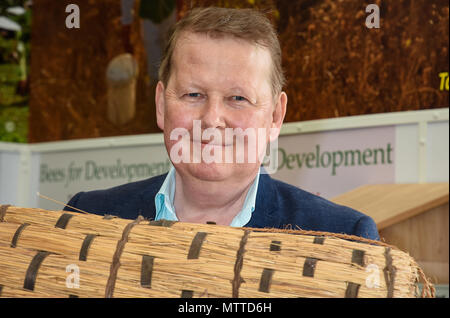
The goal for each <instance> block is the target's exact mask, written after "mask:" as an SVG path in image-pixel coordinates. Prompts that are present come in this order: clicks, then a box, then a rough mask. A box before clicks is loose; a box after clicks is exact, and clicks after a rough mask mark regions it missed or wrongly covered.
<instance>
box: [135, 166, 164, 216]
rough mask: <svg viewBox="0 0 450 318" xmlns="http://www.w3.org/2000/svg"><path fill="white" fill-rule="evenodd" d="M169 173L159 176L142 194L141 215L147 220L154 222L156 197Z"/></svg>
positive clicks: (140, 195) (140, 194)
mask: <svg viewBox="0 0 450 318" xmlns="http://www.w3.org/2000/svg"><path fill="white" fill-rule="evenodd" d="M166 176H167V173H165V174H163V175H160V176H157V177H155V179H154V182H152V183H151V184H149V185H148V186H147V187H145V188H144V189H143V190H142V191H141V192H140V193H139V197H140V202H139V210H140V215H142V216H143V217H145V218H146V219H150V220H154V219H155V216H156V207H155V196H156V194H157V193H158V191H159V189H160V188H161V186H162V184H163V183H164V180H165V179H166Z"/></svg>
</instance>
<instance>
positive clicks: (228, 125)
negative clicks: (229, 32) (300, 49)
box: [156, 32, 287, 181]
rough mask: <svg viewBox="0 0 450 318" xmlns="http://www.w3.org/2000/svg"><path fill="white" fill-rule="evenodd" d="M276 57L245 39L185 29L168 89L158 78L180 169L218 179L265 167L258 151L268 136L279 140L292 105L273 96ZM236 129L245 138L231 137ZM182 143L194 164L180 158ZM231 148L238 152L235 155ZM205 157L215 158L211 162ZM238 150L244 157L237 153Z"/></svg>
mask: <svg viewBox="0 0 450 318" xmlns="http://www.w3.org/2000/svg"><path fill="white" fill-rule="evenodd" d="M271 63H272V62H271V57H270V54H269V52H268V51H267V50H266V49H263V48H260V47H257V46H255V45H252V44H251V43H248V42H245V41H243V40H239V39H235V38H231V37H224V38H211V37H209V36H207V35H206V34H197V33H188V32H185V33H183V34H181V36H180V38H179V40H178V42H177V45H176V47H175V50H174V53H173V56H172V72H171V75H170V79H169V81H168V83H167V87H164V85H163V83H162V82H159V83H158V86H157V89H156V105H157V122H158V126H159V127H160V128H161V129H162V130H163V131H164V141H165V144H166V148H167V151H168V153H169V155H170V157H171V160H172V162H173V163H174V166H175V167H176V169H177V171H178V173H180V174H181V175H182V176H190V177H194V178H196V179H198V180H204V181H207V180H208V181H220V180H225V179H229V178H234V179H236V180H239V178H242V177H244V176H249V175H253V174H254V173H255V172H256V171H257V170H258V169H259V166H260V164H261V162H260V161H259V157H258V156H259V155H260V153H262V152H265V146H266V144H267V142H268V141H269V140H273V139H275V138H277V136H278V133H279V129H280V127H281V124H282V121H283V119H284V115H285V111H286V102H287V98H286V95H285V94H284V93H281V95H280V96H278V97H276V98H274V96H273V95H272V89H271V83H270V74H271V67H272V64H271ZM199 127H200V128H201V129H199ZM180 129H181V131H185V132H188V134H187V136H186V139H184V142H182V141H181V138H174V135H173V136H172V138H171V134H173V133H174V132H175V131H180ZM239 129H241V130H239ZM199 131H201V134H200V135H199V134H198V132H199ZM251 131H253V132H254V136H256V139H255V140H253V141H249V139H251V138H253V137H249V136H251V135H253V134H252V133H251ZM205 132H209V135H207V134H206V135H205V134H204V133H205ZM230 132H234V133H235V134H234V136H237V135H239V134H240V132H243V133H244V134H245V133H247V137H244V138H237V137H234V138H233V135H231V134H229V133H230ZM262 132H265V133H264V134H262ZM230 135H231V138H226V136H228V137H230ZM242 135H243V134H242V133H241V136H242ZM199 136H200V137H199ZM202 137H203V138H202ZM187 138H189V139H187ZM171 139H175V140H171ZM253 139H254V138H253ZM242 141H243V143H242ZM208 143H209V145H208ZM255 144H256V147H255ZM258 144H259V147H258ZM180 145H183V147H185V149H184V150H185V151H186V150H187V151H188V158H189V160H187V161H188V162H186V160H185V162H180V163H176V162H174V158H173V154H175V153H179V151H178V149H179V146H180ZM261 145H263V146H261ZM174 146H176V148H173V147H174ZM186 147H187V148H186ZM172 148H173V149H172ZM175 149H177V151H175V152H173V153H172V154H171V150H175ZM194 149H197V152H196V153H195V150H194ZM199 149H200V156H201V158H200V159H199V157H198V155H199V152H198V150H199ZM226 153H228V154H230V153H232V154H233V157H232V160H231V161H230V157H229V156H228V157H226ZM249 154H250V158H249ZM255 154H256V155H255ZM205 155H206V156H209V158H211V156H212V157H214V159H215V160H213V162H211V160H209V161H208V159H207V160H205ZM240 155H243V156H244V162H243V163H242V160H239V159H237V156H240ZM253 155H255V156H253ZM255 157H256V160H253V158H255ZM196 158H197V159H196ZM241 158H242V157H241ZM205 161H206V162H205Z"/></svg>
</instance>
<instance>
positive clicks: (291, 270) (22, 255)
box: [0, 206, 433, 298]
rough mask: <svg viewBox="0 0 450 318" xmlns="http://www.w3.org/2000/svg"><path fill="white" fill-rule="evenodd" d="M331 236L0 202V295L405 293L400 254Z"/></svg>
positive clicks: (409, 274)
mask: <svg viewBox="0 0 450 318" xmlns="http://www.w3.org/2000/svg"><path fill="white" fill-rule="evenodd" d="M336 236H339V235H333V234H331V233H322V232H305V231H288V230H284V231H282V230H263V229H251V228H232V227H227V226H218V225H210V224H204V225H203V224H190V223H182V222H169V221H156V222H155V221H153V222H152V221H149V220H144V219H143V218H138V219H137V220H124V219H120V218H116V217H102V216H98V215H91V214H81V213H72V212H65V211H47V210H41V209H28V208H19V207H12V206H0V297H220V298H222V297H251V298H254V297H415V296H416V295H417V283H418V281H419V278H420V276H421V275H422V279H423V280H424V282H425V284H424V288H423V293H422V296H433V287H432V285H430V284H428V281H427V280H426V278H425V277H424V276H423V273H422V272H421V269H420V268H419V267H418V266H417V264H416V262H415V261H414V260H413V259H412V258H411V257H410V256H409V255H408V254H407V253H404V252H402V251H399V250H398V249H396V248H394V247H391V246H388V245H386V244H383V243H381V242H380V243H376V242H360V241H355V240H354V239H356V238H354V237H353V240H348V239H343V238H340V237H336Z"/></svg>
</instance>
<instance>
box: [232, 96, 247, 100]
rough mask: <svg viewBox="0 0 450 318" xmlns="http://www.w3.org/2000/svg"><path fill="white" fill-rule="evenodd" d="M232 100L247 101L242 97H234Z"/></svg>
mask: <svg viewBox="0 0 450 318" xmlns="http://www.w3.org/2000/svg"><path fill="white" fill-rule="evenodd" d="M232 99H233V100H235V101H245V100H247V99H246V98H245V97H242V96H233V97H232Z"/></svg>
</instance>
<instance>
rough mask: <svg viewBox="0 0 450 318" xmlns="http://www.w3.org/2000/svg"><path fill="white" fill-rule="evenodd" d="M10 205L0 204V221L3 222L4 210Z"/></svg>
mask: <svg viewBox="0 0 450 318" xmlns="http://www.w3.org/2000/svg"><path fill="white" fill-rule="evenodd" d="M10 206H11V205H9V204H4V205H0V222H3V221H4V219H5V215H6V210H8V208H9V207H10Z"/></svg>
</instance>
